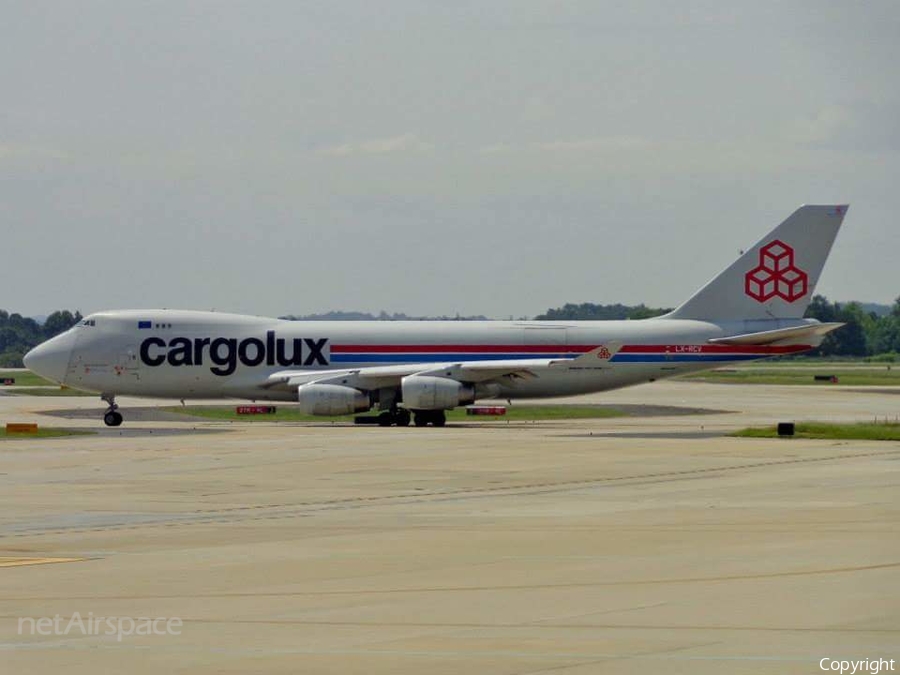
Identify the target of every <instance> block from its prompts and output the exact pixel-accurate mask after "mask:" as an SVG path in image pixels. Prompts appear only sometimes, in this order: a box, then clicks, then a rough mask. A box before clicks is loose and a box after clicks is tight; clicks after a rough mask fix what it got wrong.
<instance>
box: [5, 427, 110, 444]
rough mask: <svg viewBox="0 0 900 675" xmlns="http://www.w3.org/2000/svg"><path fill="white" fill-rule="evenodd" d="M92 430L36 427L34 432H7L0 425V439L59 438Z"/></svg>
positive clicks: (87, 432) (84, 434)
mask: <svg viewBox="0 0 900 675" xmlns="http://www.w3.org/2000/svg"><path fill="white" fill-rule="evenodd" d="M94 433H95V432H93V431H79V430H75V429H54V428H43V429H42V428H38V430H37V431H36V432H35V433H27V434H8V433H6V428H5V427H0V441H19V440H22V441H24V440H28V439H29V438H61V437H63V436H90V435H92V434H94Z"/></svg>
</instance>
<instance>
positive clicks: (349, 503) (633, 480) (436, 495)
mask: <svg viewBox="0 0 900 675" xmlns="http://www.w3.org/2000/svg"><path fill="white" fill-rule="evenodd" d="M896 455H900V448H893V449H890V450H873V451H870V452H857V453H844V454H835V455H827V456H824V457H795V458H791V459H776V460H768V461H759V462H744V463H742V464H731V465H725V466H711V467H703V468H697V469H683V470H680V471H661V472H653V473H639V474H630V475H623V476H603V477H594V478H580V479H577V480H565V481H543V482H535V483H520V484H512V485H491V486H485V487H461V488H447V489H437V490H428V491H419V490H416V491H413V492H400V493H396V494H386V495H368V496H359V497H345V498H339V499H324V500H319V501H306V502H295V503H279V504H250V505H246V506H231V507H223V508H217V509H194V510H192V511H189V512H182V513H174V514H167V513H160V514H153V516H157V517H153V516H151V517H149V518H147V519H146V520H144V521H143V522H140V523H133V522H119V523H116V522H112V523H107V524H105V525H96V526H90V527H48V528H35V529H28V530H25V529H23V530H19V531H13V532H10V533H7V534H0V539H3V538H4V537H10V536H14V537H28V536H38V535H46V534H71V533H76V534H77V533H88V532H106V531H121V530H139V529H143V528H146V527H165V526H168V525H172V524H177V525H197V524H202V525H210V524H213V525H215V524H234V523H238V522H242V521H259V520H270V519H288V518H304V517H311V516H312V515H315V514H318V513H326V512H329V511H340V510H352V509H361V508H366V507H371V506H382V505H384V506H400V505H408V504H417V503H433V502H440V501H452V500H458V499H478V498H482V497H491V496H517V495H521V494H530V495H535V494H549V493H553V492H565V491H568V490H573V489H580V488H587V487H591V486H597V487H602V486H611V485H617V484H629V485H640V484H650V483H662V482H669V481H677V480H693V479H697V478H705V477H713V476H716V475H720V474H723V473H729V472H734V471H741V470H753V469H765V468H770V467H778V466H790V465H801V464H814V463H823V462H833V461H842V460H854V459H863V458H866V457H884V458H892V456H896ZM223 518H226V519H227V520H223Z"/></svg>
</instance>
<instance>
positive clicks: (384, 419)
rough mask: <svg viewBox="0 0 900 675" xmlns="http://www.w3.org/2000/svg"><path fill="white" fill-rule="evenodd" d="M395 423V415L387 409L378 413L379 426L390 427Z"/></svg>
mask: <svg viewBox="0 0 900 675" xmlns="http://www.w3.org/2000/svg"><path fill="white" fill-rule="evenodd" d="M393 423H394V416H393V415H391V413H389V412H387V411H385V412H383V413H381V414H379V415H378V426H380V427H389V426H391V425H392V424H393Z"/></svg>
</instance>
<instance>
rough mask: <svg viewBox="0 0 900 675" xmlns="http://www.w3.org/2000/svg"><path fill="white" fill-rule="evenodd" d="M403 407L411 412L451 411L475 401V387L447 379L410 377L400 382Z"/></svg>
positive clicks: (424, 376) (421, 376) (425, 376)
mask: <svg viewBox="0 0 900 675" xmlns="http://www.w3.org/2000/svg"><path fill="white" fill-rule="evenodd" d="M400 390H401V392H402V394H403V407H405V408H408V409H409V410H449V409H450V408H455V407H456V406H458V405H468V404H469V403H472V402H473V401H474V400H475V387H473V386H472V385H470V384H463V383H462V382H457V381H456V380H451V379H449V378H446V377H432V376H430V375H408V376H407V377H404V378H403V379H402V380H401V381H400Z"/></svg>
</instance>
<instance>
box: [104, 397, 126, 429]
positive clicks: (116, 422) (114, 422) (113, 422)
mask: <svg viewBox="0 0 900 675" xmlns="http://www.w3.org/2000/svg"><path fill="white" fill-rule="evenodd" d="M100 400H101V401H106V402H107V403H109V407H108V408H107V409H106V412H105V413H103V423H104V424H105V425H106V426H108V427H118V426H120V425H121V424H122V413H120V412H119V406H118V405H116V397H115V395H114V394H102V395H101V396H100Z"/></svg>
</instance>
